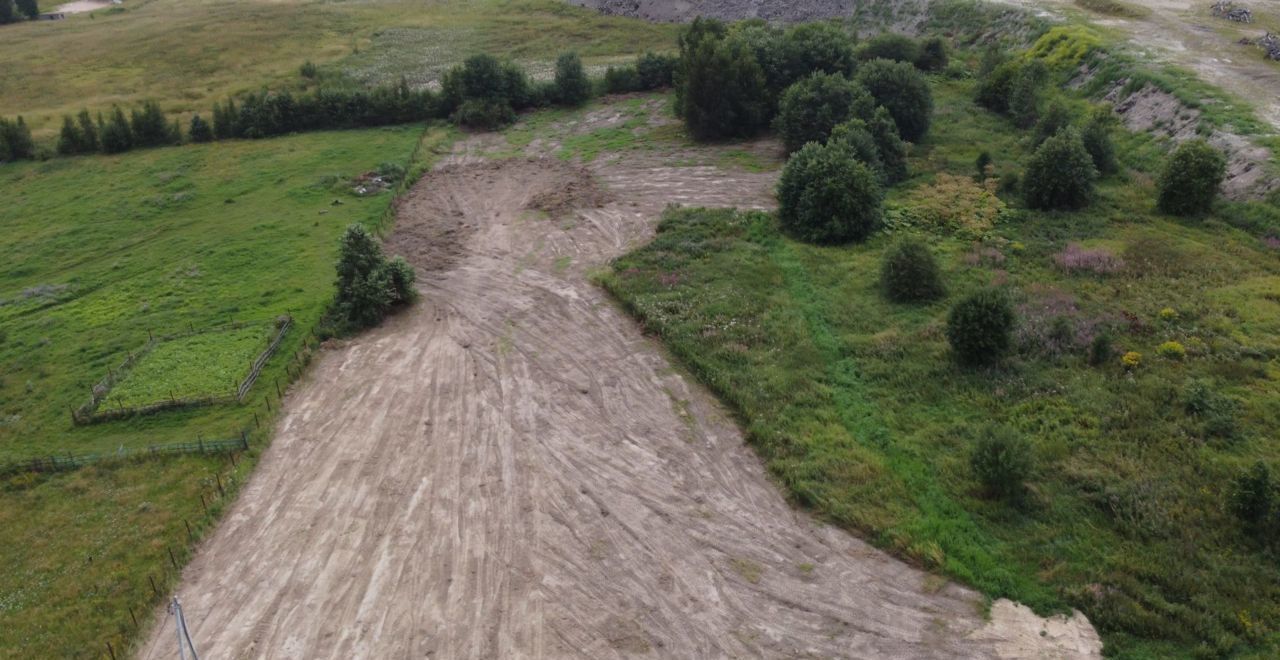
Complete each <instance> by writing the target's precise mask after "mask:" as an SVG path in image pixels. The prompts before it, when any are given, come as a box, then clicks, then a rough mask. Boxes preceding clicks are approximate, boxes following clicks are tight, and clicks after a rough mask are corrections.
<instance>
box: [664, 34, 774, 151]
mask: <svg viewBox="0 0 1280 660" xmlns="http://www.w3.org/2000/svg"><path fill="white" fill-rule="evenodd" d="M696 23H697V22H696V21H695V24H696ZM691 29H692V28H691ZM691 38H692V37H691ZM682 52H683V53H684V55H683V57H682V60H681V68H680V71H679V80H678V81H677V94H678V96H677V103H676V105H677V109H678V112H679V115H680V117H681V118H682V119H683V120H684V123H685V127H686V128H688V129H689V133H690V134H691V135H692V136H693V137H694V138H695V139H698V140H716V139H723V138H728V137H744V136H748V135H752V134H754V133H755V132H757V131H758V130H760V129H761V128H762V127H763V126H764V124H765V121H766V118H767V116H768V101H767V91H766V88H765V78H764V71H763V70H762V69H761V68H760V64H759V63H758V62H756V59H755V57H754V55H753V54H752V52H751V50H750V49H749V48H748V47H747V44H745V43H744V42H743V41H741V40H739V39H719V38H716V37H715V36H714V34H706V35H704V36H702V37H699V38H698V39H697V40H696V41H691V42H689V43H688V44H687V46H686V48H685V49H683V51H682Z"/></svg>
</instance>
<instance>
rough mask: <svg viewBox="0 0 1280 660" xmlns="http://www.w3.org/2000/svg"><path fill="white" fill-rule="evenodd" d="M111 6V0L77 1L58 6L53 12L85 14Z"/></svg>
mask: <svg viewBox="0 0 1280 660" xmlns="http://www.w3.org/2000/svg"><path fill="white" fill-rule="evenodd" d="M110 6H111V0H76V2H68V3H66V4H65V5H58V6H57V8H55V9H54V10H53V11H55V12H61V13H63V14H83V13H85V12H90V11H97V10H99V9H106V8H107V7H110Z"/></svg>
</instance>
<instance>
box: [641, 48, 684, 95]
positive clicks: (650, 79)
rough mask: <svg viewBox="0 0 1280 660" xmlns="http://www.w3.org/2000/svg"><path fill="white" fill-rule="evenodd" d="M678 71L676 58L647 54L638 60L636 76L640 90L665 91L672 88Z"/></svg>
mask: <svg viewBox="0 0 1280 660" xmlns="http://www.w3.org/2000/svg"><path fill="white" fill-rule="evenodd" d="M675 70H676V58H674V57H672V56H670V55H658V54H656V53H645V54H643V55H641V56H640V57H637V58H636V75H637V76H638V77H639V81H640V85H639V87H640V89H646V90H647V89H664V88H667V87H670V86H671V83H672V80H673V76H674V74H675Z"/></svg>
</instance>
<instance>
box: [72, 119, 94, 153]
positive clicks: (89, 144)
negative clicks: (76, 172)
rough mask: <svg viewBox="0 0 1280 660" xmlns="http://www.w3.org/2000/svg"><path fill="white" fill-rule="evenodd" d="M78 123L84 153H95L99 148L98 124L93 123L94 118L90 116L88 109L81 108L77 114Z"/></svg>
mask: <svg viewBox="0 0 1280 660" xmlns="http://www.w3.org/2000/svg"><path fill="white" fill-rule="evenodd" d="M76 123H77V124H79V126H80V149H81V151H82V152H83V153H93V152H95V151H97V150H98V146H99V145H98V126H97V125H96V124H94V123H93V119H92V118H91V117H89V111H88V110H81V111H80V114H79V115H77V116H76Z"/></svg>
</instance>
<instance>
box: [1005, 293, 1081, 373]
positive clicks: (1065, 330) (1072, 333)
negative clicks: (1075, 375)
mask: <svg viewBox="0 0 1280 660" xmlns="http://www.w3.org/2000/svg"><path fill="white" fill-rule="evenodd" d="M1031 293H1032V295H1030V296H1028V297H1027V300H1026V301H1025V302H1023V303H1021V304H1019V305H1018V306H1017V308H1016V309H1015V311H1014V315H1015V316H1016V317H1017V318H1018V328H1017V331H1016V332H1015V333H1014V343H1015V345H1016V346H1017V347H1018V349H1019V350H1021V351H1024V352H1026V353H1029V354H1033V355H1041V356H1044V357H1049V358H1058V357H1061V356H1063V355H1068V354H1073V353H1076V352H1077V351H1080V350H1082V349H1087V348H1088V347H1089V346H1090V345H1091V344H1092V343H1093V340H1094V337H1096V336H1097V333H1098V328H1099V325H1100V323H1099V321H1098V319H1096V318H1091V317H1088V316H1085V315H1084V314H1083V313H1082V312H1081V311H1080V306H1079V303H1078V302H1077V301H1076V298H1075V296H1073V295H1071V294H1069V293H1067V292H1065V291H1062V290H1059V289H1056V288H1053V287H1043V286H1038V287H1036V288H1034V289H1033V290H1032V292H1031Z"/></svg>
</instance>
